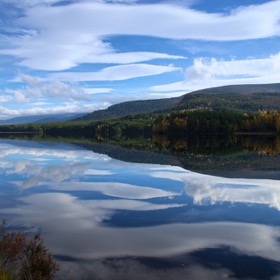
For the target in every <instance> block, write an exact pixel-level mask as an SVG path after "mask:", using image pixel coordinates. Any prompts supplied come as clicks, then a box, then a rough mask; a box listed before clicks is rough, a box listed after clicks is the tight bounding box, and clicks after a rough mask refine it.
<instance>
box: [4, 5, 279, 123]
mask: <svg viewBox="0 0 280 280" xmlns="http://www.w3.org/2000/svg"><path fill="white" fill-rule="evenodd" d="M278 82H280V0H274V1H263V0H246V1H244V0H243V1H241V0H212V1H211V0H184V1H183V0H181V1H179V0H173V1H171V0H170V1H169V0H66V1H61V0H20V1H18V0H0V119H8V118H12V117H19V116H27V115H38V114H60V113H81V112H92V111H95V110H99V109H104V108H107V107H108V106H110V105H112V104H116V103H120V102H123V101H129V100H140V99H141V100H143V99H157V98H169V97H176V96H181V95H183V94H186V93H188V92H191V91H195V90H199V89H203V88H208V87H215V86H223V85H232V84H252V83H254V84H262V83H278Z"/></svg>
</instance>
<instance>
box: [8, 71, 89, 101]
mask: <svg viewBox="0 0 280 280" xmlns="http://www.w3.org/2000/svg"><path fill="white" fill-rule="evenodd" d="M19 79H20V80H21V81H22V82H23V83H25V84H26V87H25V88H22V89H17V90H12V89H6V90H5V93H7V94H12V95H14V98H15V100H16V101H17V102H29V101H31V100H34V99H38V98H62V99H65V100H79V101H90V100H91V97H90V95H89V94H88V93H86V92H85V91H84V90H83V89H82V88H79V87H77V86H73V85H69V84H66V83H63V82H61V81H59V80H54V81H51V82H43V81H42V80H41V79H39V78H36V77H32V76H30V75H25V74H22V75H20V77H19Z"/></svg>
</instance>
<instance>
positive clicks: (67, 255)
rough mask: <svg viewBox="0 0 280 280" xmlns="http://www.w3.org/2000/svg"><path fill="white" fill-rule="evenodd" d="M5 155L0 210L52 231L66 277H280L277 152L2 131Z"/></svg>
mask: <svg viewBox="0 0 280 280" xmlns="http://www.w3.org/2000/svg"><path fill="white" fill-rule="evenodd" d="M113 155H114V156H113ZM0 157H1V161H0V176H1V180H0V184H1V186H0V208H1V210H0V211H1V212H0V213H1V214H0V218H6V219H8V221H9V226H11V227H12V228H15V229H20V230H23V231H26V232H27V233H32V232H38V231H40V232H41V233H42V236H43V239H44V241H45V244H46V245H47V247H48V248H49V249H50V251H51V252H52V253H53V254H54V256H55V258H56V260H57V261H58V262H59V264H60V272H59V273H58V274H57V279H100V280H103V279H109V280H115V279H116V280H126V279H127V280H128V279H129V280H131V279H133V280H134V279H135V280H138V279H139V280H140V279H141V280H143V279H145V280H157V279H172V280H174V279H176V280H181V279H182V280H183V279H184V280H185V279H195V280H200V279H207V280H209V279H210V280H211V279H215V280H216V279H225V278H226V279H273V280H276V279H280V212H279V211H280V169H279V168H278V167H279V163H280V159H279V155H278V154H270V155H266V154H262V153H261V152H259V151H257V152H256V151H254V152H252V153H251V152H246V153H245V154H242V155H240V154H238V155H236V156H227V157H224V158H223V160H222V159H221V158H222V156H215V157H209V156H207V157H206V156H203V155H196V156H194V155H188V156H187V157H185V158H184V160H183V159H182V154H181V155H176V156H174V155H170V154H164V153H152V152H147V151H137V150H133V149H125V148H118V147H108V148H106V146H104V145H99V144H92V145H74V144H66V143H58V142H35V141H20V140H0ZM246 159H247V161H246ZM195 162H196V163H197V162H200V163H201V164H197V165H194V163H195ZM252 162H255V163H256V164H255V165H254V166H252V165H250V163H252ZM191 163H193V164H191ZM206 163H207V165H206ZM203 164H204V165H203ZM201 166H204V167H205V168H203V170H199V168H201ZM213 166H214V167H213ZM188 167H189V168H190V169H187V168H188ZM192 167H193V168H192Z"/></svg>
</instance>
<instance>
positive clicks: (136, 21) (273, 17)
mask: <svg viewBox="0 0 280 280" xmlns="http://www.w3.org/2000/svg"><path fill="white" fill-rule="evenodd" d="M279 5H280V1H279V0H275V1H272V2H268V3H265V4H262V5H255V6H248V7H241V8H239V9H237V10H234V11H232V12H231V13H229V14H213V13H211V14H210V13H206V12H200V11H196V10H193V9H190V8H184V7H180V6H175V5H170V4H169V5H168V4H153V5H119V4H115V3H111V4H108V3H90V2H83V3H76V4H72V5H65V6H44V7H41V6H40V7H34V8H30V9H28V10H27V11H26V16H25V17H23V18H21V19H19V20H18V21H17V25H18V26H19V27H21V28H23V29H28V30H34V31H36V32H33V33H34V34H33V35H26V36H23V37H22V36H15V37H11V38H9V42H10V47H11V48H6V49H2V50H1V51H0V53H1V54H10V55H15V56H17V57H19V58H20V59H21V60H22V61H21V63H20V64H21V65H23V66H27V67H30V68H34V69H42V70H63V69H69V68H71V67H74V66H76V65H79V64H80V63H85V62H90V63H94V62H95V61H96V62H98V63H99V62H102V61H106V62H108V63H109V62H110V61H111V62H113V63H114V62H118V63H119V59H118V58H116V56H115V55H114V52H115V50H114V48H113V46H112V45H110V44H109V43H108V42H105V41H104V40H103V38H106V37H108V36H112V35H120V34H122V35H143V36H153V37H162V38H171V39H200V40H216V41H228V40H229V41H230V40H248V39H257V38H267V37H271V36H278V35H280V23H279V19H280V10H279ZM73 18H75V20H72V19H73ZM108 19H110V20H108ZM143 19H145V20H144V21H143ZM98 56H100V58H98ZM122 56H123V57H124V56H125V57H126V58H125V59H128V61H129V62H131V61H140V60H141V59H140V58H139V56H140V57H142V59H144V60H147V57H144V58H143V53H140V54H139V55H138V58H135V57H134V58H131V57H132V54H131V53H129V54H127V56H126V55H124V54H123V55H122ZM134 56H137V55H136V53H134ZM150 56H151V57H152V58H153V57H154V58H156V56H157V55H155V54H151V55H150ZM162 56H168V55H166V54H162ZM120 57H121V56H120ZM170 58H172V56H170Z"/></svg>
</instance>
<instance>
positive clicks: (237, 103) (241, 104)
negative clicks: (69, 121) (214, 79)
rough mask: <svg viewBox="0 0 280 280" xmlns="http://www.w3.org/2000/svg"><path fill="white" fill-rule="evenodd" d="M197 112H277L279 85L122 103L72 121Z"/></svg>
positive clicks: (236, 87) (217, 89) (228, 88)
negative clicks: (226, 110) (218, 110)
mask: <svg viewBox="0 0 280 280" xmlns="http://www.w3.org/2000/svg"><path fill="white" fill-rule="evenodd" d="M198 108H203V109H218V108H232V109H240V110H248V111H254V110H265V109H268V110H279V111H280V83H274V84H245V85H228V86H221V87H211V88H206V89H201V90H196V91H193V92H190V93H186V94H184V95H182V96H180V97H172V98H165V99H152V100H137V101H126V102H122V103H118V104H114V105H112V106H110V107H108V108H107V109H103V110H98V111H94V112H92V113H90V114H88V115H85V116H83V117H82V118H79V119H75V120H74V121H93V120H104V119H110V118H120V117H125V116H128V115H136V114H145V113H155V112H161V111H162V112H169V111H170V112H171V111H180V110H190V109H198Z"/></svg>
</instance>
